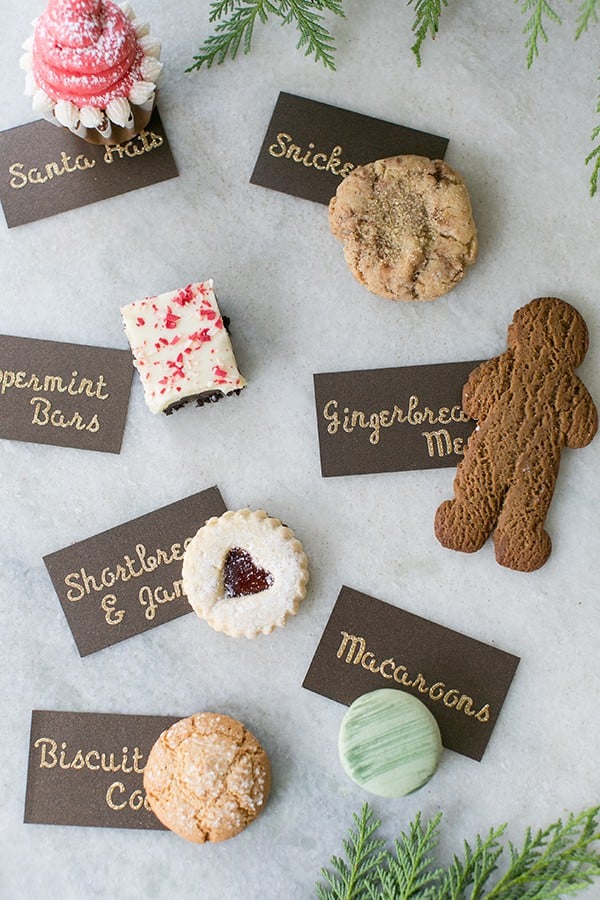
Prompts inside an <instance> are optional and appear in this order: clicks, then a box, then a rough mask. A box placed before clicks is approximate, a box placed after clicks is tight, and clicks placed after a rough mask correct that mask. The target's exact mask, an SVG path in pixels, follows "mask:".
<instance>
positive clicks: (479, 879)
mask: <svg viewBox="0 0 600 900" xmlns="http://www.w3.org/2000/svg"><path fill="white" fill-rule="evenodd" d="M505 829H506V825H501V826H500V827H499V828H490V830H489V832H488V834H487V836H486V837H485V838H481V837H480V836H479V835H477V838H476V840H475V845H474V846H473V847H471V845H470V844H469V843H468V842H467V841H465V842H464V845H463V846H464V857H463V859H460V858H459V857H458V856H455V857H454V861H453V862H452V865H450V866H449V867H448V869H447V870H446V872H445V873H444V875H443V877H442V882H441V886H440V890H439V900H462V898H463V897H465V896H466V890H467V888H468V887H470V886H471V885H472V888H471V891H470V894H469V900H482V898H483V897H484V894H483V889H484V886H485V885H486V884H487V883H488V881H489V880H490V877H491V875H492V874H493V872H495V871H496V869H497V868H498V858H499V857H500V856H501V854H502V850H503V848H502V845H501V844H500V841H499V838H500V837H501V836H502V834H503V832H504V830H505Z"/></svg>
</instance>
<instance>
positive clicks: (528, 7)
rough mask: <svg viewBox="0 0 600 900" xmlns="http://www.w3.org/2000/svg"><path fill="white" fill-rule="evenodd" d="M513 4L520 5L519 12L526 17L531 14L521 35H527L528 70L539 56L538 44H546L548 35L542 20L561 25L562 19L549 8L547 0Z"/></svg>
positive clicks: (520, 0) (524, 0)
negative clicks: (540, 42)
mask: <svg viewBox="0 0 600 900" xmlns="http://www.w3.org/2000/svg"><path fill="white" fill-rule="evenodd" d="M515 3H520V4H521V12H522V13H524V14H525V15H527V14H528V13H531V15H530V16H529V18H528V19H527V22H526V23H525V27H524V28H523V34H525V35H527V40H526V41H525V49H526V50H527V68H528V69H530V68H531V66H532V65H533V61H534V59H535V58H536V56H539V55H540V51H539V47H538V42H539V41H540V40H543V41H544V43H545V44H547V43H548V34H547V32H546V28H545V26H544V18H546V19H549V20H550V21H551V22H555V23H556V24H557V25H562V19H561V17H560V16H559V15H558V13H557V12H556V11H555V10H554V9H553V8H552V7H551V6H550V4H549V3H548V0H515Z"/></svg>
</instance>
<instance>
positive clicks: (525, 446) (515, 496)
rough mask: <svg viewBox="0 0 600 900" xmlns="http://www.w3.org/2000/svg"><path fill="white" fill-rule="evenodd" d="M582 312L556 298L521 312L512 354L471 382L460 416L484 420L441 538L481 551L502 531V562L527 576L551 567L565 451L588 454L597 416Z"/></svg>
mask: <svg viewBox="0 0 600 900" xmlns="http://www.w3.org/2000/svg"><path fill="white" fill-rule="evenodd" d="M587 348H588V330H587V326H586V324H585V322H584V320H583V318H582V316H581V315H580V314H579V312H578V311H577V310H576V309H575V308H574V307H573V306H571V305H570V304H569V303H565V301H564V300H560V299H559V298H558V297H539V298H538V299H537V300H532V301H531V302H530V303H528V304H527V305H526V306H523V307H521V309H518V310H517V311H516V313H515V314H514V316H513V320H512V323H511V324H510V325H509V327H508V348H507V350H506V351H505V352H504V353H502V354H501V355H500V356H496V357H495V358H494V359H490V360H487V362H484V363H482V364H481V365H480V366H478V367H477V368H476V369H475V370H474V371H473V372H472V373H471V375H470V377H469V380H468V381H467V383H466V385H465V387H464V388H463V395H462V408H463V409H464V411H465V412H466V413H467V415H469V416H471V417H472V418H473V419H476V420H477V428H476V429H475V431H474V432H473V433H472V435H471V437H470V438H469V441H468V443H467V448H466V450H465V455H464V457H463V458H462V460H461V461H460V463H459V465H458V468H457V470H456V477H455V479H454V499H453V500H446V501H445V502H444V503H442V505H441V506H440V507H439V508H438V511H437V513H436V517H435V533H436V536H437V539H438V540H439V541H440V543H441V544H443V546H444V547H448V548H449V549H451V550H461V551H463V552H464V553H473V552H475V551H476V550H479V549H480V548H481V547H483V545H484V544H485V542H486V540H487V539H488V537H489V535H490V534H491V532H492V531H494V529H495V531H494V546H495V551H496V560H497V561H498V562H499V563H500V565H502V566H506V567H507V568H509V569H515V570H517V571H519V572H533V571H535V570H536V569H539V568H540V567H541V566H543V565H544V563H545V562H546V560H547V559H548V557H549V555H550V551H551V548H552V542H551V540H550V535H549V534H548V533H547V531H546V530H545V528H544V524H545V521H546V516H547V514H548V509H549V507H550V502H551V500H552V496H553V494H554V487H555V485H556V479H557V477H558V469H559V465H560V456H561V451H562V448H563V447H571V448H578V447H585V446H587V444H589V443H590V441H591V440H592V438H593V437H594V435H595V434H596V431H597V430H598V411H597V409H596V406H595V405H594V402H593V400H592V398H591V396H590V394H589V392H588V390H587V388H586V387H585V385H584V384H583V382H582V381H581V380H580V379H579V378H578V377H577V375H576V374H575V369H577V368H578V367H579V366H580V365H581V363H582V362H583V359H584V357H585V354H586V352H587Z"/></svg>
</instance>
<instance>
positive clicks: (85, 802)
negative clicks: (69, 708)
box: [23, 710, 180, 829]
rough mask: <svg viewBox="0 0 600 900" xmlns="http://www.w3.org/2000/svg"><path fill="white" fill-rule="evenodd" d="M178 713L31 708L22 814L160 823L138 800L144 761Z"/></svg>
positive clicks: (58, 821)
mask: <svg viewBox="0 0 600 900" xmlns="http://www.w3.org/2000/svg"><path fill="white" fill-rule="evenodd" d="M179 718H180V717H179V716H120V715H110V714H104V713H81V712H54V711H51V710H34V711H33V713H32V714H31V738H30V744H29V768H28V772H27V793H26V798H25V815H24V820H23V821H25V822H31V823H36V824H40V825H92V826H95V827H97V828H144V829H163V828H164V826H163V825H161V823H160V822H159V821H158V819H157V818H156V816H155V815H154V813H153V812H152V810H151V809H150V807H149V805H148V801H147V800H146V795H145V792H144V787H143V773H144V766H145V765H146V760H147V759H148V754H149V753H150V750H151V749H152V746H153V744H154V743H155V741H156V740H157V739H158V737H159V735H160V734H161V732H163V731H164V730H165V729H166V728H169V726H170V725H172V724H173V722H176V721H177V720H178V719H179Z"/></svg>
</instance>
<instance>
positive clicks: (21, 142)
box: [0, 109, 178, 228]
mask: <svg viewBox="0 0 600 900" xmlns="http://www.w3.org/2000/svg"><path fill="white" fill-rule="evenodd" d="M177 175H178V172H177V166H176V164H175V160H174V159H173V154H172V153H171V148H170V147H169V142H168V140H167V135H166V134H165V130H164V127H163V124H162V122H161V118H160V115H159V113H158V110H157V109H155V110H154V112H153V113H152V118H151V119H150V121H149V123H148V125H147V126H146V128H144V129H142V131H141V132H140V133H139V135H137V137H134V138H132V139H131V140H129V141H126V142H125V143H123V144H111V145H110V146H108V147H104V146H97V145H95V144H89V143H87V142H86V141H84V140H82V139H81V138H78V137H76V136H75V135H74V134H71V132H69V131H67V129H65V128H58V127H57V126H56V125H53V124H52V123H51V122H46V121H45V120H44V119H40V120H38V121H37V122H31V123H29V124H28V125H18V126H17V127H16V128H9V129H8V131H2V132H0V202H1V203H2V207H3V209H4V215H5V216H6V222H7V224H8V227H9V228H14V227H15V226H17V225H26V224H27V223H28V222H37V220H38V219H45V218H47V217H48V216H54V215H56V214H57V213H62V212H66V211H67V210H69V209H77V208H78V207H80V206H87V205H88V204H89V203H96V202H97V201H98V200H106V199H107V198H108V197H115V196H117V195H118V194H126V193H127V192H128V191H134V190H136V189H137V188H142V187H147V186H148V185H150V184H156V183H157V182H159V181H167V180H168V179H169V178H175V177H176V176H177Z"/></svg>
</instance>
